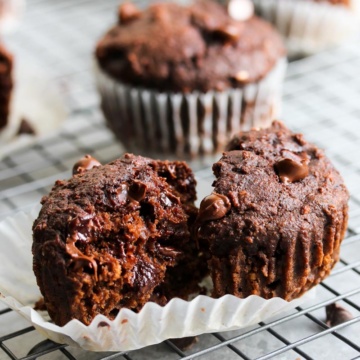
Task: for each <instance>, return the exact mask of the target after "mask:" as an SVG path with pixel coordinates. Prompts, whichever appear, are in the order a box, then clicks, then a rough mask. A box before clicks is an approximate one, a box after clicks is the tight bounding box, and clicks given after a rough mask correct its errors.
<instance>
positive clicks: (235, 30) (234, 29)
mask: <svg viewBox="0 0 360 360" xmlns="http://www.w3.org/2000/svg"><path fill="white" fill-rule="evenodd" d="M241 32H242V27H240V26H238V25H233V24H226V25H223V26H221V27H219V28H217V29H215V30H214V35H215V36H216V37H218V38H220V39H221V40H223V41H236V40H238V39H239V37H240V35H241Z"/></svg>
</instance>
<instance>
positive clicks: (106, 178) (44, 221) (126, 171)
mask: <svg viewBox="0 0 360 360" xmlns="http://www.w3.org/2000/svg"><path fill="white" fill-rule="evenodd" d="M74 173H75V175H74V176H73V177H72V178H71V179H70V180H65V181H57V182H56V184H55V186H54V187H53V189H52V191H51V193H50V194H49V195H48V196H46V197H44V198H43V199H42V205H43V206H42V209H41V211H40V214H39V217H38V218H37V220H36V221H35V223H34V226H33V255H34V263H33V267H34V272H35V275H36V278H37V282H38V285H39V287H40V290H41V292H42V295H43V296H44V300H45V305H46V307H47V309H48V312H49V314H50V316H51V318H52V319H53V320H54V322H55V323H56V324H58V325H64V324H66V323H67V322H68V321H70V320H71V319H78V320H80V321H82V322H83V323H84V324H89V323H90V322H91V321H92V319H93V318H94V317H95V316H96V315H98V314H103V315H105V316H107V317H108V318H110V319H114V318H115V317H116V314H117V313H118V312H119V310H120V309H121V308H123V307H126V308H128V309H132V310H134V311H139V310H140V309H141V308H142V307H143V306H144V304H145V303H146V302H148V301H156V302H157V303H159V304H164V303H166V302H167V301H168V300H169V299H170V297H171V296H174V294H176V296H179V297H183V298H186V297H187V295H188V294H189V293H190V292H192V291H194V289H196V287H197V282H198V281H199V280H200V278H201V277H203V276H204V275H205V274H206V272H207V268H206V263H205V264H204V261H203V260H202V258H201V257H202V255H201V254H199V250H198V249H197V247H196V243H195V241H193V240H192V239H191V238H190V231H189V227H190V226H191V225H192V224H193V222H194V220H195V218H196V215H197V209H196V207H195V206H194V201H195V199H196V191H195V185H196V182H195V180H194V176H193V174H192V172H191V170H190V169H189V167H188V166H187V165H186V164H185V163H182V162H167V161H165V162H160V161H155V160H151V159H147V158H142V157H136V156H134V155H130V154H126V155H124V156H123V157H122V158H120V159H118V160H115V161H113V162H111V163H109V164H107V165H104V166H101V165H100V164H99V163H98V162H97V161H96V160H94V159H92V158H91V157H89V156H88V157H86V158H84V159H82V160H81V161H80V162H79V163H77V164H76V165H75V166H74ZM172 267H174V268H175V267H178V271H174V272H168V270H169V269H170V268H172ZM179 270H180V271H179ZM177 273H178V274H177ZM184 282H186V284H187V285H185V284H184Z"/></svg>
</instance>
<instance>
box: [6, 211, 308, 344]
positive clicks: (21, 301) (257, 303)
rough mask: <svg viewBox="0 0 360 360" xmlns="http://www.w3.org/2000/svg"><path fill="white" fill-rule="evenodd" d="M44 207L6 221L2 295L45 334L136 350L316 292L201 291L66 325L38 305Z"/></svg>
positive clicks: (238, 321)
mask: <svg viewBox="0 0 360 360" xmlns="http://www.w3.org/2000/svg"><path fill="white" fill-rule="evenodd" d="M39 209H40V207H39V206H38V207H36V208H34V209H33V210H32V211H31V212H30V213H23V212H21V213H18V214H17V215H16V216H14V217H12V218H7V219H6V220H4V221H3V222H2V223H0V238H1V249H2V251H1V253H0V299H1V300H2V301H4V302H5V303H6V304H7V305H8V306H9V307H10V308H12V309H13V310H15V311H17V312H18V313H19V314H21V315H22V316H24V317H25V318H26V319H27V320H29V321H30V322H31V323H32V324H33V325H34V326H35V328H36V329H37V330H38V331H39V332H40V333H41V334H43V335H44V336H45V337H47V338H49V339H51V340H53V341H55V342H58V343H64V344H68V345H70V346H77V347H81V348H83V349H85V350H90V351H130V350H135V349H139V348H142V347H145V346H149V345H153V344H157V343H160V342H162V341H164V340H166V339H170V338H181V337H187V336H195V335H199V334H202V333H209V332H217V331H227V330H235V329H240V328H243V327H246V326H250V325H253V324H256V323H259V322H260V321H264V320H266V319H268V318H270V317H272V316H275V315H279V314H280V313H281V312H284V311H287V310H291V309H293V308H295V307H296V306H298V305H300V304H301V303H303V302H304V301H306V300H309V299H312V298H313V297H314V291H315V289H313V290H312V291H310V292H308V293H307V294H306V295H304V296H303V297H301V298H300V299H296V300H293V301H291V302H287V301H285V300H283V299H280V298H274V299H271V300H265V299H263V298H261V297H258V296H250V297H248V298H246V299H239V298H237V297H235V296H232V295H226V296H224V297H222V298H220V299H213V298H211V297H208V296H204V295H199V296H196V297H195V298H194V299H193V300H192V301H184V300H181V299H173V300H171V301H170V302H169V303H168V304H167V305H166V306H164V307H161V306H159V305H157V304H155V303H147V304H146V305H145V306H144V308H143V309H142V310H141V311H140V312H139V313H134V312H133V311H131V310H128V309H122V310H121V311H120V312H119V314H118V316H117V317H116V319H115V320H114V321H110V320H109V319H107V318H106V317H104V316H102V315H98V316H97V317H96V318H95V319H94V320H93V322H92V323H91V325H89V326H86V325H84V324H82V323H81V322H79V321H78V320H72V321H70V322H69V323H68V324H67V325H65V326H64V327H59V326H57V325H55V324H53V323H51V322H50V321H49V318H48V315H47V314H45V313H44V312H42V313H39V312H36V311H35V310H34V309H33V306H34V304H35V302H36V301H37V300H39V299H40V297H41V294H40V291H39V289H38V287H37V285H36V279H35V276H34V274H33V271H32V254H31V245H32V231H31V227H32V223H33V221H34V220H35V218H36V217H37V214H38V212H39Z"/></svg>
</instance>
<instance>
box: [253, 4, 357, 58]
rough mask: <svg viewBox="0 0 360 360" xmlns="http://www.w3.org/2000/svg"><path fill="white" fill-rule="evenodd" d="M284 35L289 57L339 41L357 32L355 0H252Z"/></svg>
mask: <svg viewBox="0 0 360 360" xmlns="http://www.w3.org/2000/svg"><path fill="white" fill-rule="evenodd" d="M253 2H254V4H255V10H256V13H257V15H259V16H261V17H262V18H264V19H266V20H267V21H269V22H271V23H272V24H273V25H274V26H275V27H276V28H277V30H279V32H280V33H281V35H282V36H283V37H284V40H285V43H286V46H287V50H288V54H289V56H290V57H299V56H303V55H310V54H314V53H317V52H319V51H323V50H324V49H327V48H331V47H333V46H336V45H340V44H342V43H343V42H344V41H347V40H349V39H351V38H352V37H353V36H356V34H357V33H358V32H359V15H360V6H359V3H358V0H253Z"/></svg>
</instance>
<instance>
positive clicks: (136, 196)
mask: <svg viewBox="0 0 360 360" xmlns="http://www.w3.org/2000/svg"><path fill="white" fill-rule="evenodd" d="M146 189H147V186H146V185H145V184H144V183H142V182H141V181H137V180H135V181H134V183H133V184H132V185H131V187H130V190H129V196H130V197H131V198H132V199H133V200H135V201H138V202H140V201H141V200H143V199H144V198H145V195H146Z"/></svg>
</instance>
